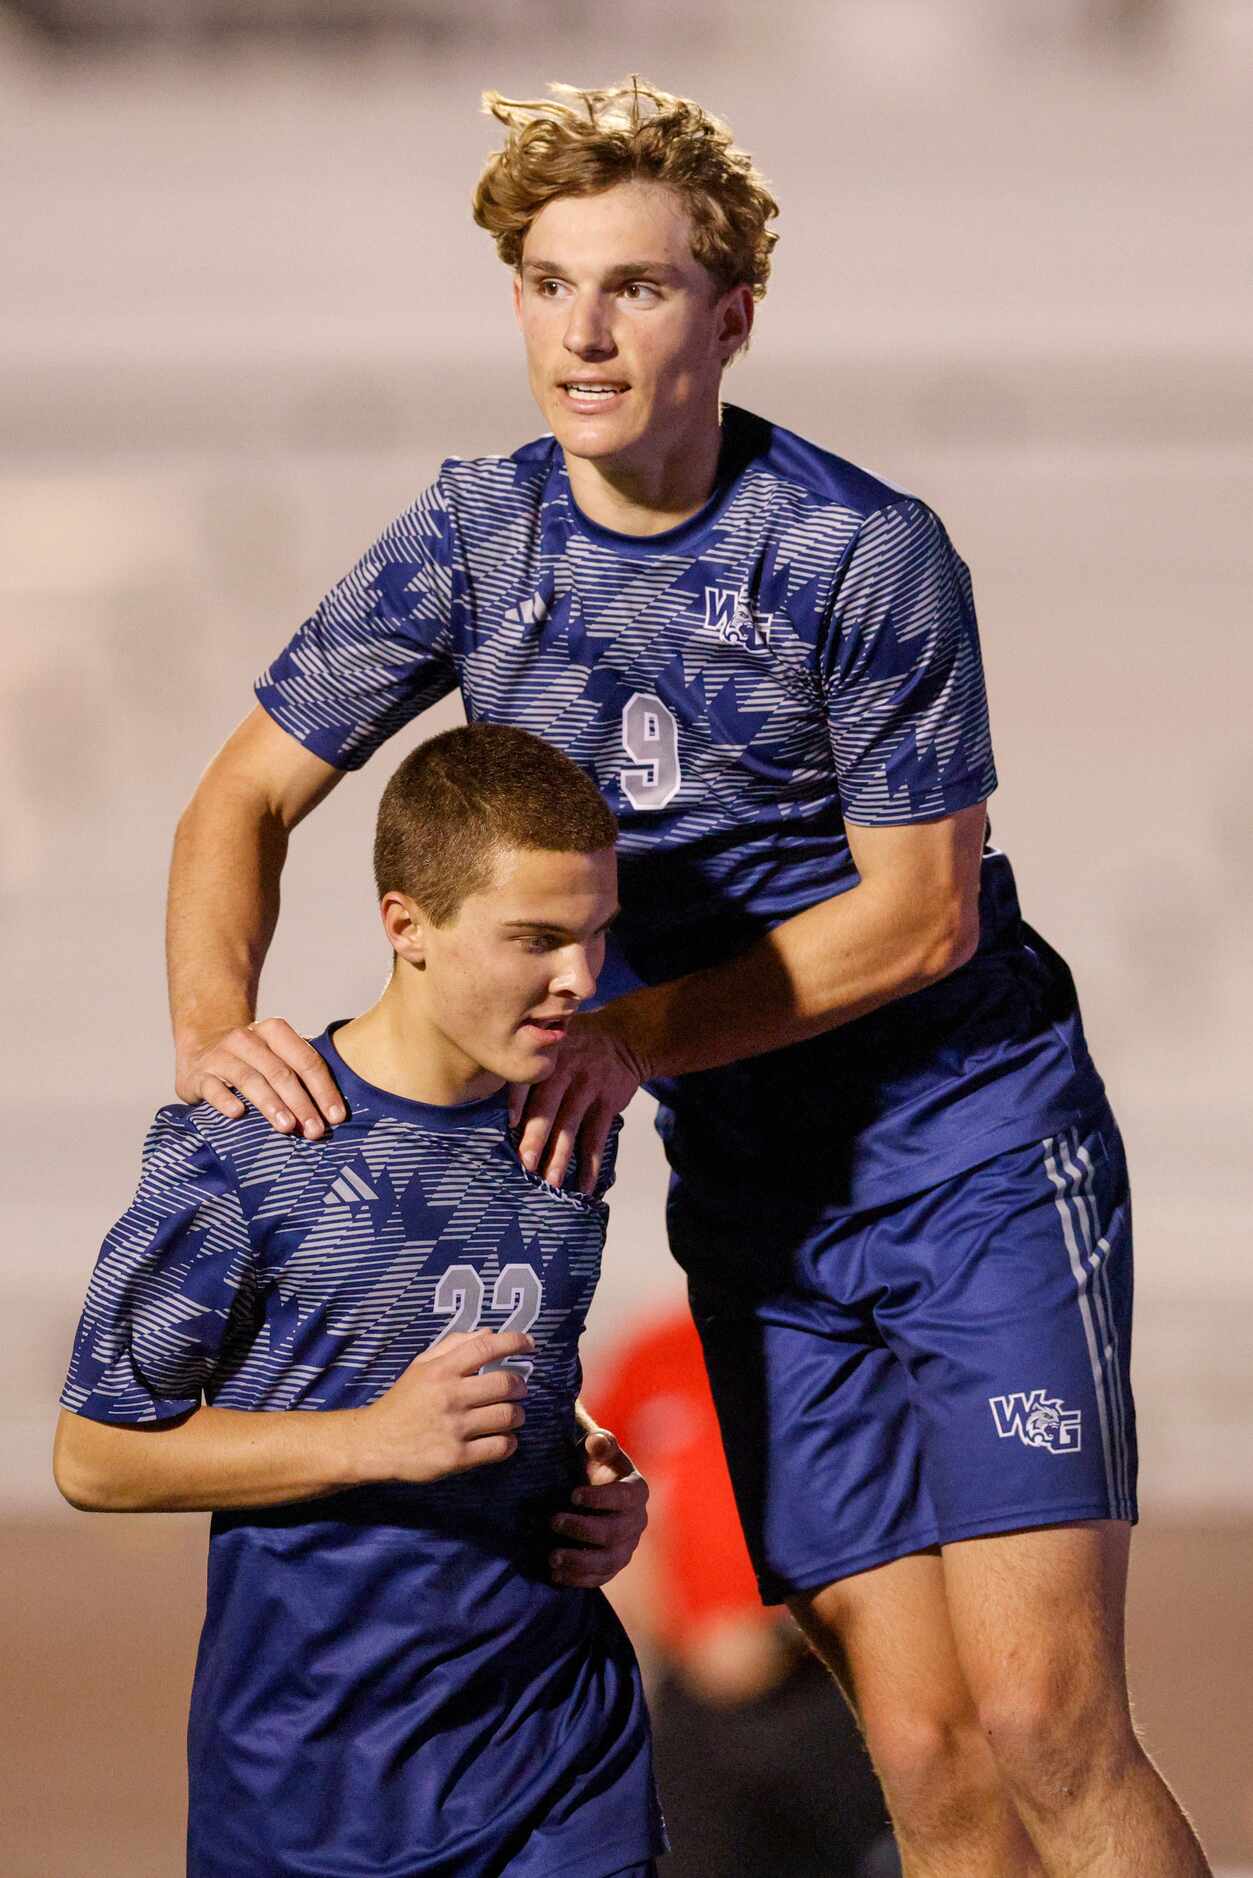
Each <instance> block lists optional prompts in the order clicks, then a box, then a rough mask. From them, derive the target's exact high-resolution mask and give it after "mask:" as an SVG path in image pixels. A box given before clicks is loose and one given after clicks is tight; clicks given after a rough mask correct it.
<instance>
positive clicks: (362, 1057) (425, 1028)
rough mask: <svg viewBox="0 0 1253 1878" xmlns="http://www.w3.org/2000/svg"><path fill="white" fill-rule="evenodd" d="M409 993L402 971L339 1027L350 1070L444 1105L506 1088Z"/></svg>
mask: <svg viewBox="0 0 1253 1878" xmlns="http://www.w3.org/2000/svg"><path fill="white" fill-rule="evenodd" d="M405 993H406V985H405V975H404V974H400V973H397V974H395V975H394V976H393V977H392V979H391V980H390V982H389V983H388V985H387V988H386V990H385V991H384V993H383V995H382V997H381V998H380V999H379V1001H378V1003H377V1004H373V1005H371V1007H370V1009H369V1010H368V1011H363V1012H362V1014H361V1016H360V1017H354V1018H353V1019H352V1020H351V1022H349V1023H347V1024H344V1025H343V1026H341V1028H340V1029H339V1030H337V1031H336V1032H335V1048H336V1049H337V1050H338V1051H339V1054H340V1055H341V1056H342V1057H343V1059H344V1061H345V1063H347V1065H348V1067H349V1069H350V1070H352V1071H353V1072H354V1073H355V1074H356V1075H358V1076H360V1077H361V1078H362V1080H363V1081H364V1082H369V1083H373V1085H374V1087H375V1088H376V1089H386V1090H387V1092H388V1094H389V1095H397V1096H404V1097H405V1098H406V1100H407V1101H410V1102H429V1103H431V1104H432V1105H434V1106H436V1107H439V1108H455V1107H457V1106H458V1105H459V1104H461V1103H463V1102H477V1101H480V1100H481V1099H482V1098H483V1097H484V1096H489V1095H495V1093H496V1091H497V1090H498V1089H501V1088H503V1087H504V1084H503V1081H502V1079H501V1078H500V1077H499V1076H497V1075H496V1074H495V1073H494V1072H493V1071H492V1070H490V1069H484V1068H483V1066H482V1064H481V1063H475V1062H474V1061H473V1060H472V1059H471V1058H470V1057H468V1056H467V1055H466V1054H465V1052H464V1050H461V1049H458V1047H457V1045H456V1044H455V1043H453V1042H452V1040H451V1039H450V1038H448V1037H446V1036H445V1035H444V1034H443V1032H442V1031H440V1030H439V1029H438V1028H437V1027H436V1026H435V1025H434V1024H433V1023H432V1022H431V1020H430V1018H429V1016H428V1015H427V1014H426V1012H425V1011H424V1010H423V1009H422V1005H421V1002H420V1000H419V999H418V998H417V997H416V996H413V995H412V994H411V995H409V996H406V995H405Z"/></svg>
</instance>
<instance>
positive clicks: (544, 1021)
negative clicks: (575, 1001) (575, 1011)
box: [520, 1012, 570, 1047]
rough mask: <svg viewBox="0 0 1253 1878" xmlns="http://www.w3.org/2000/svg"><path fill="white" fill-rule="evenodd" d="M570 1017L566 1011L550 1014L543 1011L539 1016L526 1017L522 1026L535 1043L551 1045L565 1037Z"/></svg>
mask: <svg viewBox="0 0 1253 1878" xmlns="http://www.w3.org/2000/svg"><path fill="white" fill-rule="evenodd" d="M569 1022H570V1019H569V1017H568V1016H567V1015H566V1014H565V1012H557V1013H555V1014H552V1015H549V1014H546V1013H544V1012H541V1013H540V1014H539V1016H537V1017H526V1018H524V1019H523V1020H522V1024H521V1026H520V1028H521V1029H522V1030H523V1031H525V1032H526V1034H527V1036H528V1037H530V1039H531V1040H532V1042H533V1043H538V1044H540V1045H542V1046H545V1047H549V1046H551V1045H553V1044H556V1043H561V1042H563V1041H564V1039H565V1034H566V1027H567V1025H568V1024H569Z"/></svg>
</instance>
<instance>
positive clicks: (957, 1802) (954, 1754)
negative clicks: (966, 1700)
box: [869, 1713, 998, 1841]
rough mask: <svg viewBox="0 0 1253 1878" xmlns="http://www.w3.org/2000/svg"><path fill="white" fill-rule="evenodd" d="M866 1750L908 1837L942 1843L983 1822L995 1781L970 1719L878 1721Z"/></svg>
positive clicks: (927, 1717) (909, 1717)
mask: <svg viewBox="0 0 1253 1878" xmlns="http://www.w3.org/2000/svg"><path fill="white" fill-rule="evenodd" d="M869 1745H870V1750H871V1754H872V1756H873V1758H874V1762H875V1765H876V1767H877V1769H878V1773H879V1777H880V1779H881V1780H882V1782H883V1787H884V1791H885V1792H886V1794H887V1796H888V1800H889V1804H890V1805H891V1808H892V1814H893V1817H894V1818H895V1819H896V1821H897V1823H898V1825H899V1826H900V1827H901V1828H902V1829H903V1830H905V1831H906V1832H908V1834H909V1835H910V1836H911V1837H913V1838H918V1839H926V1840H928V1841H936V1840H941V1841H942V1840H944V1839H946V1838H950V1837H952V1836H953V1834H954V1833H957V1832H960V1831H961V1830H962V1829H964V1828H968V1827H969V1826H971V1825H972V1824H974V1823H975V1822H976V1821H977V1820H978V1819H979V1818H980V1817H981V1816H982V1813H983V1811H984V1809H985V1807H986V1804H987V1798H988V1792H989V1789H990V1788H991V1787H992V1786H994V1785H995V1784H996V1782H997V1779H998V1776H997V1774H996V1770H995V1767H994V1765H993V1762H992V1759H991V1756H990V1755H989V1754H988V1751H987V1748H986V1746H985V1744H984V1742H983V1740H982V1737H981V1736H980V1734H979V1729H978V1725H977V1723H976V1722H975V1720H974V1718H973V1716H970V1715H962V1716H939V1715H927V1714H919V1713H912V1714H905V1713H898V1714H895V1715H892V1716H890V1717H887V1718H881V1719H880V1721H879V1722H878V1725H877V1726H876V1727H875V1729H874V1730H873V1733H872V1735H871V1736H870V1742H869Z"/></svg>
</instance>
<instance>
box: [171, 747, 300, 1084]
mask: <svg viewBox="0 0 1253 1878" xmlns="http://www.w3.org/2000/svg"><path fill="white" fill-rule="evenodd" d="M287 840H288V835H287V830H286V828H285V827H284V826H283V823H282V821H281V819H280V818H279V817H278V816H277V815H276V814H274V813H273V811H272V810H270V809H269V808H268V807H267V805H266V804H265V802H264V800H263V798H262V797H261V796H260V795H259V794H258V793H257V792H256V791H254V790H251V789H249V788H247V787H245V786H241V785H239V784H238V783H232V782H230V781H228V780H226V779H224V778H221V777H218V776H215V774H214V771H213V770H212V769H211V770H210V771H209V773H208V775H206V777H205V779H204V781H203V782H202V783H201V785H200V788H199V789H198V790H197V791H196V794H195V795H194V796H193V798H192V800H191V802H190V804H189V805H188V807H187V809H186V810H185V812H184V814H183V816H182V819H181V820H180V822H179V825H178V831H177V833H176V835H175V838H174V854H173V859H172V861H171V864H170V891H169V901H168V906H167V911H166V960H167V967H168V971H169V992H170V1016H171V1020H172V1023H173V1028H174V1042H175V1048H176V1050H177V1051H178V1053H179V1055H180V1057H181V1056H182V1055H184V1054H185V1053H187V1052H188V1051H191V1050H194V1049H195V1048H197V1047H199V1045H200V1044H202V1043H203V1042H204V1041H205V1040H206V1039H208V1038H211V1037H214V1036H216V1035H220V1034H221V1033H222V1032H223V1031H225V1030H228V1029H230V1027H231V1026H232V1025H234V1024H248V1023H251V1022H252V1019H253V1018H254V1016H255V1015H256V1001H257V986H258V983H259V981H260V977H261V967H262V965H263V964H264V962H265V956H266V953H267V951H268V950H269V946H270V941H271V939H272V938H273V936H274V928H275V925H276V923H277V920H278V910H279V879H280V876H281V874H282V871H283V863H284V861H285V860H286V857H287Z"/></svg>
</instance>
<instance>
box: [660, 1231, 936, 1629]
mask: <svg viewBox="0 0 1253 1878" xmlns="http://www.w3.org/2000/svg"><path fill="white" fill-rule="evenodd" d="M669 1217H670V1236H671V1245H672V1247H673V1249H674V1251H675V1254H676V1256H677V1257H678V1259H679V1262H680V1263H681V1264H682V1265H683V1266H684V1267H685V1269H686V1270H687V1273H688V1287H689V1297H690V1300H691V1306H692V1315H693V1317H694V1319H695V1322H696V1327H697V1329H698V1331H699V1333H700V1338H701V1343H702V1346H703V1349H704V1354H705V1364H706V1368H707V1370H708V1374H709V1381H710V1385H711V1388H712V1392H713V1398H714V1404H715V1407H716V1409H717V1412H718V1421H719V1426H720V1428H721V1431H722V1439H723V1446H724V1448H725V1450H726V1456H727V1463H728V1467H729V1469H730V1474H731V1481H732V1485H733V1487H734V1489H735V1497H736V1503H737V1506H738V1509H739V1514H740V1521H741V1524H742V1526H743V1528H744V1536H745V1539H746V1541H747V1543H748V1550H749V1554H750V1557H751V1558H752V1561H753V1565H754V1568H755V1570H756V1573H757V1578H758V1583H759V1586H760V1588H761V1592H762V1596H763V1598H764V1599H765V1600H766V1602H768V1603H776V1602H779V1601H780V1600H782V1599H783V1598H785V1597H787V1596H788V1595H789V1593H791V1592H793V1591H797V1590H803V1589H805V1588H806V1587H808V1586H812V1585H824V1584H829V1583H831V1582H832V1581H833V1580H834V1579H837V1578H844V1577H847V1576H848V1575H849V1574H850V1573H853V1572H857V1571H862V1570H865V1569H867V1568H869V1567H870V1566H873V1565H877V1564H880V1563H882V1562H883V1561H884V1560H885V1559H889V1558H896V1557H899V1556H901V1555H903V1554H905V1553H907V1552H912V1551H917V1550H919V1549H920V1548H922V1547H924V1546H927V1545H930V1544H933V1543H934V1542H935V1541H936V1538H937V1536H938V1535H937V1532H936V1527H935V1518H934V1513H933V1510H932V1507H931V1505H930V1502H929V1500H928V1497H927V1491H926V1486H925V1482H924V1479H923V1468H922V1457H921V1454H920V1452H919V1446H918V1439H917V1430H916V1426H915V1417H914V1415H913V1412H912V1409H911V1405H910V1401H909V1395H908V1389H907V1384H906V1377H905V1374H904V1371H903V1369H902V1367H901V1364H900V1363H899V1361H898V1360H897V1358H896V1357H895V1356H894V1355H893V1354H892V1352H891V1351H890V1350H889V1349H888V1348H887V1346H886V1345H885V1344H884V1342H883V1339H882V1337H881V1336H880V1334H879V1332H878V1330H877V1328H876V1326H875V1323H874V1318H873V1311H872V1309H871V1307H870V1304H869V1303H868V1302H867V1301H865V1300H864V1299H861V1298H859V1297H857V1296H856V1295H854V1294H852V1292H851V1288H850V1287H847V1286H846V1288H845V1293H844V1295H843V1296H841V1295H839V1294H838V1293H837V1292H835V1291H832V1292H830V1293H822V1292H820V1291H819V1290H817V1289H816V1288H815V1287H813V1286H812V1284H809V1283H806V1282H805V1280H804V1265H805V1258H804V1246H803V1245H801V1244H800V1243H799V1238H800V1236H802V1235H803V1234H804V1233H805V1232H809V1233H811V1234H813V1235H826V1236H830V1234H831V1233H833V1232H839V1231H841V1230H843V1228H842V1227H841V1226H840V1225H839V1223H838V1222H837V1223H835V1224H833V1223H832V1222H831V1221H829V1220H827V1221H823V1222H821V1223H818V1224H814V1223H810V1224H807V1225H805V1226H800V1225H795V1226H788V1225H786V1224H780V1222H778V1221H777V1220H776V1221H775V1222H774V1223H773V1225H767V1224H766V1223H764V1222H760V1221H759V1222H757V1223H756V1224H754V1223H753V1222H752V1219H751V1216H741V1217H736V1216H733V1215H731V1214H729V1213H726V1212H719V1211H718V1210H717V1209H716V1208H715V1207H712V1206H711V1207H710V1208H708V1209H706V1208H704V1207H700V1206H696V1205H694V1204H693V1203H692V1201H691V1199H690V1197H689V1198H687V1199H685V1201H684V1204H683V1206H682V1208H681V1209H676V1208H675V1206H674V1205H673V1204H672V1206H671V1209H670V1216H669ZM793 1235H796V1236H797V1239H798V1242H797V1243H791V1242H790V1241H791V1237H792V1236H793ZM784 1240H786V1241H787V1242H783V1241H784ZM849 1262H851V1261H849Z"/></svg>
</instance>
